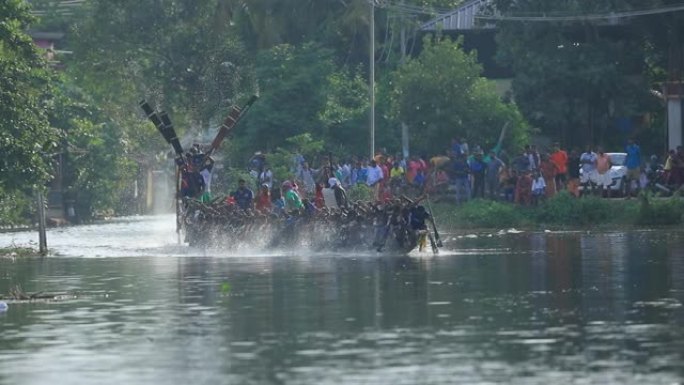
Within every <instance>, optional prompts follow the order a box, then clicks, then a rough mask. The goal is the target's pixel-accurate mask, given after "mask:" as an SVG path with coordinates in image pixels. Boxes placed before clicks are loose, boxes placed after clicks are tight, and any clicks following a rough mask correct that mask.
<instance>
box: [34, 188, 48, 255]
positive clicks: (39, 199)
mask: <svg viewBox="0 0 684 385" xmlns="http://www.w3.org/2000/svg"><path fill="white" fill-rule="evenodd" d="M36 204H37V206H38V207H37V209H38V249H39V251H40V255H42V256H45V255H47V231H46V227H47V224H46V223H45V222H46V221H45V199H44V198H43V192H42V191H41V190H40V189H39V190H38V192H37V194H36Z"/></svg>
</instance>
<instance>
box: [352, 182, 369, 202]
mask: <svg viewBox="0 0 684 385" xmlns="http://www.w3.org/2000/svg"><path fill="white" fill-rule="evenodd" d="M347 199H349V200H350V201H373V200H374V197H373V189H372V188H370V187H368V186H367V185H365V184H357V185H355V186H352V187H350V188H349V190H348V191H347Z"/></svg>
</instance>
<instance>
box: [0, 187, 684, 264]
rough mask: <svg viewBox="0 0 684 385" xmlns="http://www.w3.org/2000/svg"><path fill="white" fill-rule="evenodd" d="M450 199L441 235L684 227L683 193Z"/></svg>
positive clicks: (30, 252) (16, 253)
mask: <svg viewBox="0 0 684 385" xmlns="http://www.w3.org/2000/svg"><path fill="white" fill-rule="evenodd" d="M359 193H360V194H359ZM366 193H368V191H353V192H352V193H351V195H352V196H353V197H354V198H357V199H359V198H362V196H363V195H366ZM451 198H452V197H451V196H450V195H449V196H441V197H437V196H433V197H432V198H431V208H432V212H434V213H435V215H434V216H435V221H436V223H437V226H438V229H439V231H440V232H444V233H459V232H462V231H473V230H475V231H491V230H502V229H516V230H521V231H544V230H614V229H620V230H636V229H644V228H662V227H675V226H681V224H682V223H684V199H682V197H680V196H678V195H675V196H673V197H668V198H660V197H654V196H652V195H649V194H646V193H642V194H640V195H639V196H638V197H636V198H632V199H605V198H600V197H595V196H588V197H582V198H576V197H574V196H572V195H570V194H569V193H568V192H566V191H561V192H560V193H558V194H557V195H555V196H554V197H552V198H550V199H547V200H545V201H543V202H540V203H539V204H538V205H536V206H520V205H515V204H512V203H508V202H501V201H494V200H486V199H475V200H471V201H468V202H466V203H464V204H462V205H456V204H454V203H451V202H449V201H448V200H449V199H451ZM0 232H5V231H0ZM39 256H40V253H39V251H38V250H36V249H34V248H32V247H24V246H16V245H11V246H7V247H0V258H9V259H14V258H27V257H39Z"/></svg>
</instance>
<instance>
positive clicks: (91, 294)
mask: <svg viewBox="0 0 684 385" xmlns="http://www.w3.org/2000/svg"><path fill="white" fill-rule="evenodd" d="M451 246H452V247H454V248H455V250H459V249H460V250H468V251H469V252H468V253H467V254H465V255H464V254H461V253H452V254H449V253H445V254H447V255H442V256H440V257H437V258H432V257H429V256H428V257H416V256H411V257H377V256H370V255H365V256H363V255H359V256H353V255H336V254H329V255H307V254H304V255H288V256H241V257H240V256H230V257H229V256H218V255H217V256H211V255H209V256H205V257H193V256H192V255H186V256H175V257H169V256H167V257H161V256H137V257H125V258H119V257H109V258H104V259H88V258H50V259H46V260H17V261H9V260H3V261H0V292H1V293H5V292H7V290H8V289H9V287H11V286H12V285H14V284H17V283H21V284H22V285H23V287H24V289H25V290H27V291H40V290H44V291H68V292H74V293H77V294H78V295H77V298H75V299H72V300H68V301H63V302H54V303H33V304H20V303H11V304H10V311H9V312H7V314H5V315H4V316H3V317H2V318H0V383H2V384H44V383H48V382H52V383H65V384H67V383H68V384H80V383H83V384H92V383H112V384H114V383H116V384H121V383H130V384H134V383H162V382H163V383H188V382H193V383H207V384H213V383H297V384H300V383H305V384H306V383H311V384H314V383H315V384H320V383H335V384H338V383H354V384H356V383H397V384H403V383H406V384H409V383H410V384H413V383H445V384H447V383H448V384H451V383H457V382H460V383H493V382H506V383H525V384H528V383H533V384H534V383H539V384H541V383H544V384H547V383H549V382H550V381H553V382H556V383H571V382H583V383H654V384H655V383H658V384H659V383H677V382H681V381H682V380H683V379H684V364H682V363H683V362H684V361H683V360H682V358H684V357H682V352H684V333H683V331H684V329H683V325H684V318H683V315H684V314H683V309H682V301H684V282H683V280H684V261H682V259H683V258H684V252H683V251H684V237H683V236H682V233H679V232H668V233H661V232H655V231H654V232H621V233H602V234H593V233H582V232H578V233H534V234H511V235H505V236H495V237H490V238H486V239H482V238H479V239H460V240H459V241H458V242H456V243H452V245H451ZM478 249H486V250H487V252H483V253H481V254H478V253H477V250H478ZM497 250H498V251H497ZM148 251H149V250H148ZM148 251H147V252H148ZM191 253H194V252H191Z"/></svg>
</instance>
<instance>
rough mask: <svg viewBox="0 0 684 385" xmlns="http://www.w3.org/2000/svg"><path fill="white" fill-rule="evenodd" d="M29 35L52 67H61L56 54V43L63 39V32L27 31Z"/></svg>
mask: <svg viewBox="0 0 684 385" xmlns="http://www.w3.org/2000/svg"><path fill="white" fill-rule="evenodd" d="M29 36H31V38H32V39H33V43H34V44H35V45H36V46H37V47H38V48H41V49H43V50H44V51H45V58H46V59H47V60H48V62H49V63H50V65H51V66H52V67H53V68H57V69H59V68H61V67H62V64H61V63H60V62H59V60H58V56H57V52H58V51H57V48H56V46H57V44H58V43H59V42H60V41H61V40H62V39H64V33H63V32H38V31H29Z"/></svg>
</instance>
